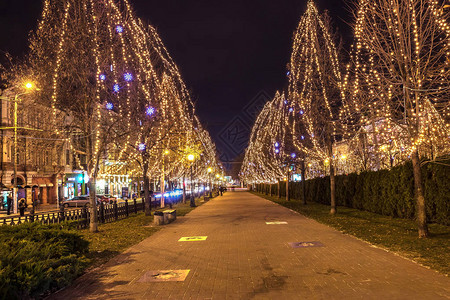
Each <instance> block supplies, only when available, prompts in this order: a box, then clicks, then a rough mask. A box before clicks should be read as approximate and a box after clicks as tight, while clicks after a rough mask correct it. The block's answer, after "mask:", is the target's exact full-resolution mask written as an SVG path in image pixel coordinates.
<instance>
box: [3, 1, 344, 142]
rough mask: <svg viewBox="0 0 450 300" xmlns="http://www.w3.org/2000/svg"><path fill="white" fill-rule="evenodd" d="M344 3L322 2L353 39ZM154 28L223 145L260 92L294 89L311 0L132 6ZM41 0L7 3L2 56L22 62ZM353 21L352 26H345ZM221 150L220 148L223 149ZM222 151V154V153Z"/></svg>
mask: <svg viewBox="0 0 450 300" xmlns="http://www.w3.org/2000/svg"><path fill="white" fill-rule="evenodd" d="M344 1H345V0H320V1H316V4H317V5H318V7H319V10H320V11H323V10H324V9H328V10H329V11H330V14H331V16H332V18H333V21H334V24H335V25H336V26H337V27H339V31H340V32H341V33H344V34H345V35H346V36H349V34H348V33H349V32H350V30H349V27H348V25H347V24H346V22H350V23H351V21H352V20H351V18H350V13H349V12H348V8H347V4H345V3H346V2H344ZM130 2H131V3H132V4H133V6H134V8H135V10H136V13H137V16H138V17H140V18H142V19H143V20H144V21H145V22H148V23H150V24H152V25H153V26H155V27H156V28H157V30H158V32H159V34H160V36H161V38H162V40H163V42H164V43H165V45H166V47H167V48H168V50H169V52H170V53H171V55H172V57H173V58H174V60H175V62H176V63H177V64H178V66H179V67H180V69H181V73H182V75H183V78H184V80H185V81H186V84H187V86H188V88H189V89H190V90H191V94H192V97H193V99H194V101H195V102H196V107H197V112H198V114H199V116H200V120H201V121H202V122H203V123H204V125H205V127H206V128H207V129H208V130H210V132H211V134H212V136H213V138H214V139H215V140H217V135H218V133H219V132H220V131H221V130H222V128H223V127H224V126H225V125H226V124H227V123H228V122H229V121H230V120H232V119H233V118H234V117H235V116H236V115H239V114H240V113H241V111H242V109H243V107H244V106H245V105H246V104H248V103H249V102H250V101H251V100H252V99H253V98H254V97H255V96H256V95H257V94H258V92H260V91H261V90H264V91H266V92H267V93H268V95H270V96H271V97H272V96H273V94H274V93H275V91H276V90H279V89H283V88H284V87H285V86H286V84H287V78H286V64H287V63H288V61H289V57H290V52H291V46H292V36H293V33H294V30H295V29H296V27H297V25H298V22H299V20H300V17H301V15H302V13H303V12H304V11H305V9H306V3H307V1H305V0H279V1H273V0H258V1H245V0H228V1H211V0H208V1H206V0H190V1H189V0H184V1H173V0H172V1H170V0H168V1H161V0H158V1H156V0H130ZM40 10H41V1H39V0H0V25H1V28H2V34H1V37H0V50H1V51H6V52H9V53H11V54H12V55H14V56H21V55H23V54H24V53H25V52H26V51H27V36H28V32H29V31H30V30H33V29H34V28H35V26H36V24H37V19H38V17H39V15H40ZM344 21H346V22H344ZM219 148H220V146H219ZM219 150H221V149H219Z"/></svg>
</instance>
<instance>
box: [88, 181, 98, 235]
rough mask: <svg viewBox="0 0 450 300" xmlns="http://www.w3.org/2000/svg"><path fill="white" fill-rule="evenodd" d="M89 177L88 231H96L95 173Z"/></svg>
mask: <svg viewBox="0 0 450 300" xmlns="http://www.w3.org/2000/svg"><path fill="white" fill-rule="evenodd" d="M95 173H96V172H94V176H92V178H90V188H89V199H90V200H89V203H90V206H91V207H90V219H89V231H90V232H98V216H97V201H96V199H95V198H96V193H95V188H96V183H97V174H95Z"/></svg>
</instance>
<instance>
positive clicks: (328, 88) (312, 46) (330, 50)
mask: <svg viewBox="0 0 450 300" xmlns="http://www.w3.org/2000/svg"><path fill="white" fill-rule="evenodd" d="M354 16H355V23H354V43H353V45H352V47H351V51H350V53H349V55H348V56H347V58H344V55H342V51H341V50H340V49H341V48H342V47H341V46H340V45H339V46H336V45H337V41H338V38H337V35H336V34H335V33H334V31H333V30H332V26H331V24H330V23H331V22H330V18H329V17H328V15H327V14H326V13H325V14H320V13H319V12H318V10H317V8H316V6H315V5H314V3H313V1H309V2H308V5H307V10H306V12H305V13H304V15H303V16H302V18H301V20H300V23H299V26H298V28H297V31H296V32H295V35H294V42H293V51H292V55H291V61H290V63H289V70H288V76H289V87H288V91H287V97H286V100H285V102H284V103H285V106H284V109H283V112H284V113H283V114H284V116H285V117H284V119H285V120H286V119H287V121H284V122H281V121H280V124H283V125H282V126H285V128H283V132H289V134H287V135H286V134H282V135H283V137H286V139H285V140H284V141H282V140H281V139H280V141H277V143H280V142H282V143H283V144H284V145H285V147H284V148H283V149H280V150H278V151H283V150H284V152H285V154H284V155H285V156H287V155H289V153H290V152H291V151H292V152H293V153H296V154H293V156H295V155H296V157H298V158H300V159H301V161H302V162H305V161H306V162H307V166H308V167H309V168H308V174H309V175H310V176H313V177H315V176H324V175H329V176H330V183H331V184H330V187H331V193H330V194H331V200H330V202H331V213H332V214H334V213H336V201H335V193H334V190H335V183H334V176H335V173H336V172H337V173H349V172H354V171H356V172H360V171H364V170H370V169H371V170H377V169H381V168H384V167H388V168H389V167H392V166H394V165H395V164H398V163H402V162H404V161H405V160H408V159H411V160H412V163H413V170H414V172H413V173H414V182H415V198H416V204H417V219H418V225H419V236H420V237H426V236H427V234H428V230H427V226H426V214H425V198H424V194H423V187H422V179H421V177H420V176H421V174H420V165H421V164H423V163H426V162H430V161H435V162H436V161H437V160H439V158H442V157H443V156H445V155H448V154H449V150H450V139H449V136H450V124H449V121H450V105H449V103H450V102H449V84H448V83H449V75H450V69H449V63H450V59H449V55H450V39H449V38H450V36H449V34H450V25H449V24H448V22H447V20H448V13H447V12H446V11H445V8H444V4H443V3H440V2H438V1H431V0H376V1H369V0H360V1H359V2H358V3H355V10H354ZM344 61H346V63H344ZM264 113H265V114H267V112H265V111H264V110H263V111H262V112H261V115H260V117H261V118H262V117H263V114H264ZM272 113H274V114H278V115H279V114H280V111H272ZM265 118H267V119H270V118H275V116H273V117H265ZM261 130H266V128H265V127H264V126H261V123H258V122H257V123H256V124H255V127H254V128H253V131H254V132H258V131H261ZM276 134H278V135H274V136H280V134H281V131H277V133H276ZM260 144H266V145H267V146H266V147H268V149H270V151H269V152H267V156H266V157H263V158H264V159H263V158H261V155H259V156H258V155H255V149H258V148H261V147H264V146H261V145H260ZM275 150H276V149H275V148H274V143H273V141H268V140H267V139H265V140H264V139H257V138H256V139H252V140H251V141H250V144H249V147H248V149H247V152H246V158H245V164H244V165H243V167H242V170H241V176H242V177H243V179H244V180H246V181H247V182H273V181H276V180H280V179H281V178H282V177H284V176H279V174H274V173H272V172H271V170H272V169H273V168H272V167H271V163H273V162H274V161H275V160H274V158H275V157H277V156H279V153H275V152H274V151H275ZM286 150H287V151H286ZM252 164H256V165H258V167H257V168H255V167H254V166H253V165H252ZM278 166H279V167H278V168H279V169H278V170H279V171H280V172H281V174H286V169H282V166H283V164H280V163H278ZM283 171H284V172H283Z"/></svg>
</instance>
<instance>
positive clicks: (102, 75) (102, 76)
mask: <svg viewBox="0 0 450 300" xmlns="http://www.w3.org/2000/svg"><path fill="white" fill-rule="evenodd" d="M98 77H99V78H100V80H101V81H103V80H106V75H105V74H100V76H98Z"/></svg>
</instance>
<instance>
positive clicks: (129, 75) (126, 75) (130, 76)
mask: <svg viewBox="0 0 450 300" xmlns="http://www.w3.org/2000/svg"><path fill="white" fill-rule="evenodd" d="M123 79H125V81H131V80H133V75H132V74H131V73H125V74H124V75H123Z"/></svg>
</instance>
